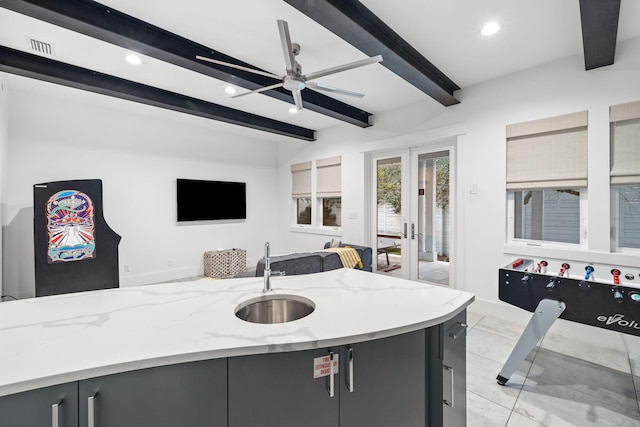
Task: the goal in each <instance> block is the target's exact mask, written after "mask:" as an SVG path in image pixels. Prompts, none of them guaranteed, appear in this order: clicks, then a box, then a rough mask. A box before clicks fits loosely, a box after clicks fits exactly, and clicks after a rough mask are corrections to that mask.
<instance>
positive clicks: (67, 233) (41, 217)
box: [33, 179, 120, 296]
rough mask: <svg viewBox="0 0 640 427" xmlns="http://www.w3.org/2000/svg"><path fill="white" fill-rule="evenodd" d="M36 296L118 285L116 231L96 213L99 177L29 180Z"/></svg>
mask: <svg viewBox="0 0 640 427" xmlns="http://www.w3.org/2000/svg"><path fill="white" fill-rule="evenodd" d="M33 201H34V204H33V208H34V214H33V221H34V224H33V225H34V252H35V282H36V283H35V284H36V296H45V295H56V294H63V293H69V292H80V291H89V290H95V289H107V288H117V287H119V269H118V245H119V243H120V236H119V235H118V234H117V233H116V232H114V231H113V230H112V229H111V228H110V227H109V225H108V224H107V223H106V221H105V219H104V216H103V213H102V181H101V180H99V179H85V180H73V181H58V182H48V183H43V184H36V185H34V186H33Z"/></svg>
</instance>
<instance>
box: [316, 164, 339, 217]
mask: <svg viewBox="0 0 640 427" xmlns="http://www.w3.org/2000/svg"><path fill="white" fill-rule="evenodd" d="M341 167H342V159H341V157H340V156H337V157H331V158H328V159H322V160H318V161H317V162H316V177H317V182H316V183H317V189H316V197H317V198H318V206H322V225H323V226H324V227H341V226H342V197H341V196H342V171H341Z"/></svg>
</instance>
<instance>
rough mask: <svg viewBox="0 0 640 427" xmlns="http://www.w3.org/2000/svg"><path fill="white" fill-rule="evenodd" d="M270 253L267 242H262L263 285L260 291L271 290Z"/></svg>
mask: <svg viewBox="0 0 640 427" xmlns="http://www.w3.org/2000/svg"><path fill="white" fill-rule="evenodd" d="M270 278H271V254H270V250H269V242H265V243H264V287H263V288H262V292H269V291H270V290H271V281H270Z"/></svg>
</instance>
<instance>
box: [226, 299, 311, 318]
mask: <svg viewBox="0 0 640 427" xmlns="http://www.w3.org/2000/svg"><path fill="white" fill-rule="evenodd" d="M315 308H316V305H315V304H314V303H313V301H311V300H310V299H307V298H304V297H301V296H298V295H284V294H280V295H263V296H260V297H257V298H253V299H250V300H247V301H245V302H243V303H242V304H240V305H238V306H237V307H236V310H235V312H236V317H238V318H239V319H242V320H245V321H247V322H252V323H267V324H271V323H285V322H291V321H293V320H298V319H302V318H303V317H306V316H308V315H310V314H311V313H313V310H315Z"/></svg>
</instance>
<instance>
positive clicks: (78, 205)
mask: <svg viewBox="0 0 640 427" xmlns="http://www.w3.org/2000/svg"><path fill="white" fill-rule="evenodd" d="M46 215H47V232H48V235H49V250H48V251H47V255H48V258H47V261H48V262H49V263H54V262H68V261H80V260H83V259H87V258H93V257H94V256H95V249H96V240H95V227H94V217H93V202H92V201H91V199H90V198H89V197H88V196H87V195H86V194H84V193H82V192H80V191H77V190H62V191H58V192H57V193H56V194H54V195H53V196H51V197H50V198H49V201H48V202H47V213H46Z"/></svg>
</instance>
